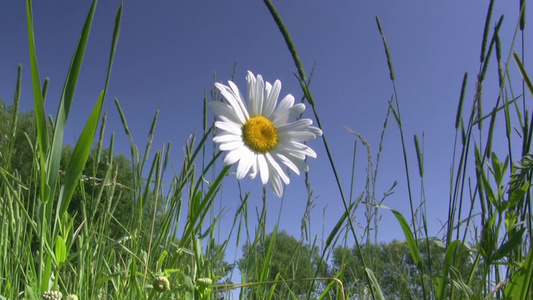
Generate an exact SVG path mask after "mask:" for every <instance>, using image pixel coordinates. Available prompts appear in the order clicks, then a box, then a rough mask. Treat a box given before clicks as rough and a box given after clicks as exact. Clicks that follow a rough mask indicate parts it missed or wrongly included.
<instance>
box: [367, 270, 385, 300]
mask: <svg viewBox="0 0 533 300" xmlns="http://www.w3.org/2000/svg"><path fill="white" fill-rule="evenodd" d="M365 272H366V275H367V276H368V279H369V280H370V287H371V288H372V290H373V291H374V293H373V294H374V299H381V300H384V299H385V298H384V297H383V292H382V291H381V287H380V286H379V282H378V280H377V278H376V276H375V275H374V272H372V270H370V269H369V268H365Z"/></svg>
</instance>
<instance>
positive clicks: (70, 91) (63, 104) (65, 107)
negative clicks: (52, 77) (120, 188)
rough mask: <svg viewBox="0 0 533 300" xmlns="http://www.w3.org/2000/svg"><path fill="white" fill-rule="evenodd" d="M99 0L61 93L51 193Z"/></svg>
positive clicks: (49, 176) (50, 172)
mask: <svg viewBox="0 0 533 300" xmlns="http://www.w3.org/2000/svg"><path fill="white" fill-rule="evenodd" d="M96 3H97V1H96V0H94V1H93V3H92V6H91V9H90V11H89V14H88V15H87V19H86V20H85V25H84V26H83V29H82V32H81V35H80V39H79V41H78V45H77V46H76V51H75V52H74V56H73V57H72V61H71V63H70V67H69V70H68V73H67V78H66V80H65V85H64V86H63V92H62V94H61V99H60V102H59V108H58V111H57V116H56V120H55V127H54V137H53V141H52V146H51V151H50V153H49V155H50V156H49V157H48V160H47V166H46V170H47V183H48V184H49V186H50V189H51V194H54V190H55V186H56V183H57V180H58V175H59V164H60V161H61V152H62V150H63V133H64V131H65V126H66V122H67V118H68V114H69V111H70V107H71V105H72V101H73V99H74V93H75V91H76V84H77V81H78V76H79V74H80V69H81V64H82V62H83V56H84V54H85V49H86V47H87V40H88V39H89V32H90V30H91V25H92V20H93V16H94V11H95V9H96Z"/></svg>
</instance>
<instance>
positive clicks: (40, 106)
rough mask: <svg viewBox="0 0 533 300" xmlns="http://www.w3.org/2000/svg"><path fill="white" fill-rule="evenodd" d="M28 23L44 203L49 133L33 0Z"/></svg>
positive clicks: (46, 194)
mask: <svg viewBox="0 0 533 300" xmlns="http://www.w3.org/2000/svg"><path fill="white" fill-rule="evenodd" d="M26 21H27V23H28V46H29V55H30V66H31V83H32V88H33V109H34V110H35V123H36V127H37V140H38V141H39V160H40V164H41V168H40V171H41V190H40V196H41V200H42V201H46V200H47V199H48V189H47V185H46V182H45V178H46V169H45V168H44V166H45V158H46V153H47V151H48V132H47V130H46V114H45V112H44V101H43V93H42V91H41V80H40V78H39V67H38V65H37V54H36V51H35V36H34V30H33V11H32V4H31V0H26Z"/></svg>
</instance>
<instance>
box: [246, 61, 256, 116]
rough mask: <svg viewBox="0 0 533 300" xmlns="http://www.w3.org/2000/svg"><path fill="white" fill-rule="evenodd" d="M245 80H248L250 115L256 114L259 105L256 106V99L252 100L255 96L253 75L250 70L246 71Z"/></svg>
mask: <svg viewBox="0 0 533 300" xmlns="http://www.w3.org/2000/svg"><path fill="white" fill-rule="evenodd" d="M246 81H247V82H248V109H249V112H250V114H251V115H257V113H258V111H259V107H258V106H257V103H256V101H252V99H256V96H255V82H256V80H255V76H254V74H253V73H252V72H250V71H248V75H247V76H246Z"/></svg>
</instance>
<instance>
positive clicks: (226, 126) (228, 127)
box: [215, 121, 242, 135]
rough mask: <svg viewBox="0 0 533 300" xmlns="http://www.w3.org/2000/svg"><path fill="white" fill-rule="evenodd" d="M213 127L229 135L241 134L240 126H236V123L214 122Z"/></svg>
mask: <svg viewBox="0 0 533 300" xmlns="http://www.w3.org/2000/svg"><path fill="white" fill-rule="evenodd" d="M215 127H217V128H219V129H222V130H225V131H227V132H230V133H232V134H235V135H241V134H242V129H241V127H242V126H241V125H240V124H236V123H233V122H228V121H216V122H215Z"/></svg>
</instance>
